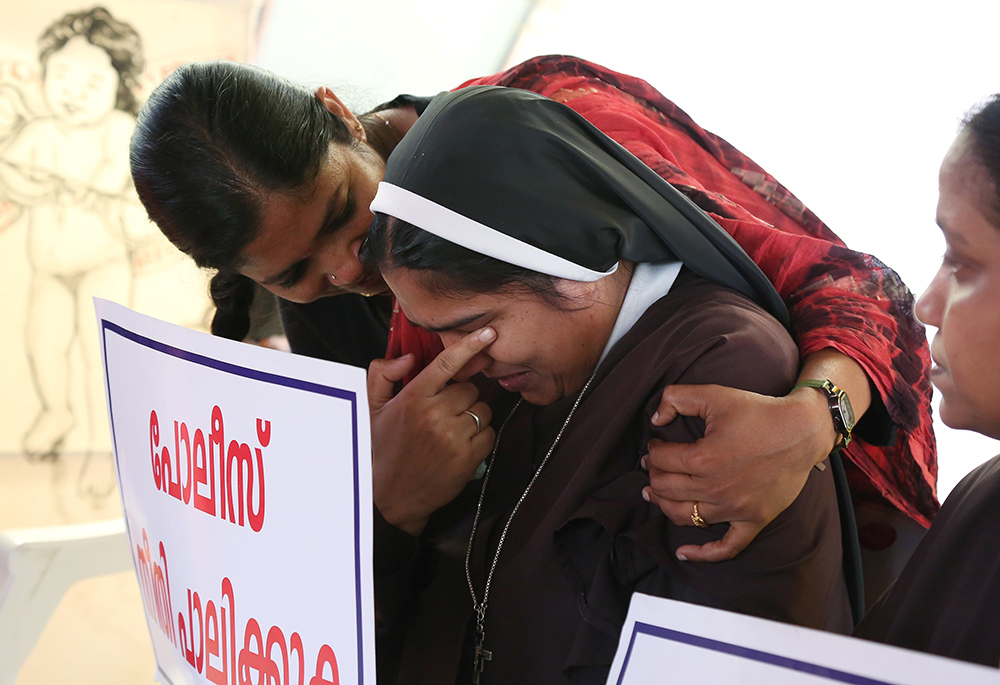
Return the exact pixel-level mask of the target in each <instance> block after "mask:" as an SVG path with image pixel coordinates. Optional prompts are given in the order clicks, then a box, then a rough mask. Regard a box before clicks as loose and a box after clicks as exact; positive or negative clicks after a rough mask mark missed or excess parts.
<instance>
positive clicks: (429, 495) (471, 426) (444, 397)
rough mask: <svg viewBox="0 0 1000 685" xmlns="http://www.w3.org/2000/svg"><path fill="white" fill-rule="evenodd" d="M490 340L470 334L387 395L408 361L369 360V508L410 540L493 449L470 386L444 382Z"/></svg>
mask: <svg viewBox="0 0 1000 685" xmlns="http://www.w3.org/2000/svg"><path fill="white" fill-rule="evenodd" d="M495 338H496V332H495V331H494V330H493V329H491V328H484V329H481V330H479V331H475V332H473V333H470V334H469V335H467V336H466V337H465V338H463V339H462V340H460V341H459V342H457V343H455V344H454V345H451V346H450V347H448V348H446V349H445V350H444V351H443V352H441V354H439V355H438V356H437V358H436V359H435V360H434V361H433V362H431V363H430V364H429V365H428V366H427V368H425V369H424V370H423V371H421V372H420V373H419V374H418V375H417V376H416V377H415V378H414V379H413V380H412V381H410V382H409V383H408V384H407V385H406V386H405V387H404V388H403V389H402V390H400V392H399V394H397V395H395V396H393V391H394V388H395V384H396V383H397V382H398V381H399V380H401V379H402V378H403V376H405V375H406V374H407V373H408V372H409V371H410V369H411V367H412V366H413V357H412V356H411V355H406V356H403V357H400V358H398V359H388V360H387V359H377V360H375V361H373V362H372V364H371V366H370V367H369V369H368V403H369V408H370V410H371V420H372V475H373V477H374V498H375V506H376V507H378V509H379V512H380V513H381V514H382V516H383V517H384V518H385V520H386V521H388V522H389V523H391V524H392V525H394V526H396V527H397V528H400V529H401V530H404V531H406V532H407V533H410V534H411V535H419V534H420V532H421V531H422V530H423V529H424V526H425V525H426V524H427V519H428V518H429V517H430V515H431V514H432V513H433V512H434V511H436V510H437V509H439V508H441V507H442V506H444V505H445V504H447V503H448V502H450V501H451V500H453V499H455V497H457V496H458V494H459V493H460V492H461V491H462V488H464V487H465V485H466V484H467V483H468V482H469V481H470V480H472V478H473V477H474V475H475V473H476V469H477V468H478V467H479V465H480V464H481V463H482V462H483V461H484V460H485V459H486V458H487V456H489V453H490V449H491V448H492V447H493V440H494V432H493V429H492V428H490V420H491V418H492V413H491V411H490V408H489V406H488V405H487V404H485V403H484V402H479V401H478V399H479V391H478V390H477V389H476V387H475V386H474V385H473V384H472V383H470V382H468V381H464V382H457V383H452V382H451V381H452V379H453V378H454V377H455V375H456V374H457V373H458V372H459V371H461V370H462V368H463V367H464V366H465V365H466V364H467V363H468V362H469V361H470V360H471V359H472V358H473V357H475V356H476V355H477V354H479V353H480V352H481V351H483V350H484V349H485V348H486V347H488V346H489V345H490V344H491V343H492V342H493V340H494V339H495ZM466 412H472V413H474V414H475V415H476V416H477V417H479V421H478V422H477V421H476V420H475V419H474V418H473V417H472V416H469V414H467V413H466ZM480 426H481V429H480Z"/></svg>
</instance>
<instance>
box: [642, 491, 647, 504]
mask: <svg viewBox="0 0 1000 685" xmlns="http://www.w3.org/2000/svg"><path fill="white" fill-rule="evenodd" d="M642 498H643V499H644V500H646V501H647V502H648V501H649V493H648V492H646V490H645V489H644V490H643V491H642Z"/></svg>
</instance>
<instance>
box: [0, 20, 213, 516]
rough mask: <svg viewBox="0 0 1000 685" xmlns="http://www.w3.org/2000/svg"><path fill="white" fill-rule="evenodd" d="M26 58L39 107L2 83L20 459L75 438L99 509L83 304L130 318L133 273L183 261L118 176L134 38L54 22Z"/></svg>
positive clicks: (136, 67)
mask: <svg viewBox="0 0 1000 685" xmlns="http://www.w3.org/2000/svg"><path fill="white" fill-rule="evenodd" d="M37 45H38V66H39V74H40V78H41V85H40V92H41V98H38V97H37V94H36V96H35V97H34V99H33V98H32V97H31V95H32V93H30V92H28V91H27V89H26V88H24V86H23V84H19V83H17V82H14V81H10V82H5V83H0V232H2V231H4V230H5V229H8V228H10V227H12V226H14V225H15V224H19V223H23V224H24V225H25V229H24V230H25V243H26V251H25V252H26V258H27V262H28V266H29V268H30V275H29V280H28V288H27V293H26V307H27V308H26V311H25V325H24V330H23V336H24V340H23V342H24V350H25V356H26V357H27V367H28V371H29V376H30V381H31V385H32V387H33V389H34V392H35V394H36V396H37V400H38V404H39V408H38V411H37V413H36V414H35V416H34V418H33V419H32V420H31V422H30V425H28V426H27V427H26V428H24V429H23V433H22V435H21V437H20V443H21V444H20V447H21V449H22V450H23V453H24V455H25V456H26V457H27V458H28V459H30V460H37V461H42V460H50V459H57V458H58V457H59V455H60V454H63V453H65V452H66V451H67V438H68V436H70V435H73V436H75V437H76V440H75V442H76V445H75V446H74V451H79V452H82V453H83V455H84V459H83V463H82V467H81V470H80V472H79V474H78V479H77V486H76V490H77V492H78V494H80V495H82V496H84V497H89V498H92V499H102V498H106V497H107V496H108V495H109V494H110V493H111V492H113V490H114V475H113V471H112V466H111V452H110V443H109V441H108V437H107V427H106V405H105V399H104V383H103V377H102V371H101V364H100V358H99V345H98V337H97V328H96V320H95V316H94V310H93V304H92V298H93V297H95V296H96V297H102V298H106V299H109V300H113V301H115V302H119V303H121V304H124V305H126V306H133V305H134V301H135V293H136V284H137V277H138V276H141V275H142V274H143V273H144V269H145V270H146V271H147V272H148V271H149V270H153V271H155V270H157V269H160V270H162V269H164V268H169V267H170V266H172V265H173V264H175V263H177V262H179V261H180V259H181V255H180V253H178V252H176V251H175V250H173V248H172V247H171V246H169V244H166V249H164V244H165V240H163V239H162V237H160V236H159V235H158V234H156V235H155V236H153V235H151V232H150V225H149V223H148V220H147V219H146V216H145V212H144V210H143V209H142V207H141V205H140V204H139V201H138V198H137V197H136V196H135V191H134V190H133V188H132V184H131V176H130V174H129V162H128V141H129V137H130V136H131V134H132V130H133V128H134V126H135V115H136V114H137V113H138V110H139V100H138V94H139V81H140V77H141V75H142V73H143V70H144V66H145V60H144V57H143V50H142V41H141V38H140V36H139V33H138V32H137V31H136V29H135V28H133V26H132V25H130V24H129V23H128V22H126V21H123V20H120V19H118V18H116V17H115V16H113V15H112V14H111V13H110V12H109V11H108V10H107V9H105V8H103V7H93V8H90V9H85V10H79V11H72V12H68V13H66V14H65V15H63V16H61V17H59V18H58V19H56V20H55V21H53V22H52V23H51V24H49V25H48V26H47V27H46V28H45V29H44V31H43V32H42V33H41V35H40V36H39V38H38V42H37ZM154 233H155V231H154ZM157 238H159V240H157ZM193 318H194V319H195V320H197V319H200V318H203V308H202V309H201V310H198V311H196V313H195V315H194V317H193ZM196 323H198V322H197V321H196ZM11 334H14V335H16V334H17V332H16V331H11Z"/></svg>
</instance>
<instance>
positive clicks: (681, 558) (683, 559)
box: [677, 554, 688, 561]
mask: <svg viewBox="0 0 1000 685" xmlns="http://www.w3.org/2000/svg"><path fill="white" fill-rule="evenodd" d="M677 558H678V559H680V560H681V561H687V560H688V558H687V557H686V556H684V555H683V554H678V555H677Z"/></svg>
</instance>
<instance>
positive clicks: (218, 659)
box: [175, 578, 340, 685]
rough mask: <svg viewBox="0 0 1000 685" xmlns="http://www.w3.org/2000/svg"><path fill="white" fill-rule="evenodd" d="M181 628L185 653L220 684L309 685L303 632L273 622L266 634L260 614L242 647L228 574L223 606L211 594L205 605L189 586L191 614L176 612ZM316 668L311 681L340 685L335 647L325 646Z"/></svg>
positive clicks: (193, 664) (246, 629)
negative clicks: (288, 630)
mask: <svg viewBox="0 0 1000 685" xmlns="http://www.w3.org/2000/svg"><path fill="white" fill-rule="evenodd" d="M177 632H178V634H179V636H180V644H179V645H178V648H179V649H180V653H181V657H182V658H184V659H185V660H186V661H187V662H188V664H190V665H191V667H192V668H194V669H195V670H197V671H198V673H199V674H202V675H204V676H205V677H206V678H208V679H209V680H210V681H211V682H213V683H216V685H251V684H254V685H292V684H293V683H297V685H306V680H305V678H306V653H305V649H304V648H303V645H302V637H301V636H300V635H299V634H298V633H295V632H293V633H292V634H291V635H289V636H288V638H287V639H286V638H285V633H284V631H282V630H281V628H279V627H278V626H272V627H271V629H270V630H268V631H267V635H266V636H265V635H264V633H263V631H262V629H261V627H260V624H259V623H258V621H257V619H254V618H250V619H249V620H247V622H246V626H245V627H244V629H243V646H242V647H239V643H238V642H237V632H236V597H235V593H234V592H233V584H232V581H230V580H229V578H223V579H222V595H221V597H220V598H219V604H218V605H216V603H215V601H214V600H212V599H209V600H208V602H206V603H205V605H204V606H202V600H201V597H200V596H199V594H198V593H197V592H192V591H191V590H190V589H189V590H188V591H187V616H185V615H184V613H183V612H180V613H178V614H177ZM175 644H176V643H175ZM312 672H313V675H312V676H311V677H310V678H309V681H308V685H339V684H340V673H339V671H338V669H337V656H336V655H335V654H334V652H333V648H332V647H330V646H329V645H326V644H324V645H323V646H321V647H320V649H319V653H318V654H317V655H316V667H315V668H314V669H313V671H312ZM328 672H329V676H327V673H328ZM237 676H238V678H237Z"/></svg>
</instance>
